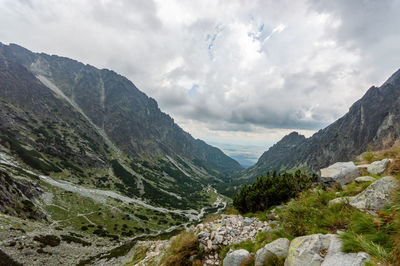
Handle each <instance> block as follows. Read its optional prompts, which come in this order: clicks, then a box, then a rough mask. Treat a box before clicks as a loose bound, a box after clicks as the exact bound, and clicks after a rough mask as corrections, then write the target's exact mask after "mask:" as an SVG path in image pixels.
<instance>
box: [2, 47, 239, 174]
mask: <svg viewBox="0 0 400 266" xmlns="http://www.w3.org/2000/svg"><path fill="white" fill-rule="evenodd" d="M1 49H2V51H3V52H2V53H3V54H5V55H6V56H7V58H9V59H11V60H13V61H15V62H17V63H18V64H20V67H21V68H22V67H25V68H26V70H25V71H29V73H30V74H31V75H34V76H35V77H36V78H38V79H39V80H40V81H41V82H42V83H43V84H44V85H46V86H47V87H49V88H50V89H51V90H52V91H53V92H54V93H56V94H57V95H58V96H60V97H62V98H64V99H65V100H66V101H67V102H68V103H70V104H71V105H72V106H73V107H74V109H75V110H78V111H80V112H81V113H82V114H83V115H84V116H86V117H87V118H88V119H89V120H90V121H91V122H92V123H93V124H94V126H95V127H97V128H98V129H100V130H101V131H102V132H104V134H105V135H106V136H107V137H109V139H110V140H111V142H112V143H114V144H115V145H116V146H117V147H118V148H119V149H121V150H122V151H123V152H125V153H127V154H128V155H130V156H132V157H135V158H136V159H146V158H158V157H160V156H165V155H170V156H175V155H179V156H183V157H185V158H189V159H190V160H194V159H197V160H200V161H202V162H203V163H205V164H208V165H210V166H211V167H213V168H215V169H217V170H218V171H221V172H234V171H237V170H240V169H241V166H240V165H239V164H238V163H237V162H236V161H235V160H233V159H231V158H230V157H228V156H226V155H225V154H223V153H222V152H221V151H220V150H219V149H217V148H214V147H212V146H210V145H207V144H206V143H204V142H202V141H201V140H196V139H194V138H193V137H192V136H190V134H188V133H187V132H185V131H183V130H182V129H181V128H180V127H179V126H178V125H177V124H175V123H174V120H173V119H172V118H171V117H170V116H169V115H167V114H165V113H163V112H161V111H160V109H159V108H158V105H157V102H156V101H155V100H154V99H152V98H149V97H148V96H147V95H145V94H144V93H143V92H141V91H140V90H138V88H137V87H136V86H135V85H134V84H133V83H132V82H131V81H129V80H128V79H127V78H125V77H123V76H121V75H118V74H117V73H115V72H113V71H111V70H107V69H101V70H100V69H97V68H95V67H93V66H90V65H84V64H82V63H80V62H77V61H75V60H71V59H68V58H63V57H58V56H54V55H52V56H50V55H47V54H37V53H32V52H30V51H29V50H26V49H24V48H22V47H20V46H17V45H13V44H11V45H9V46H4V45H2V48H1ZM47 91H48V90H47ZM48 93H50V91H48ZM25 95H26V97H30V95H31V91H27V93H25Z"/></svg>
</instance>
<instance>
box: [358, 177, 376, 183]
mask: <svg viewBox="0 0 400 266" xmlns="http://www.w3.org/2000/svg"><path fill="white" fill-rule="evenodd" d="M354 181H356V182H357V183H365V182H374V181H376V178H375V177H372V176H360V177H357V178H356V179H354Z"/></svg>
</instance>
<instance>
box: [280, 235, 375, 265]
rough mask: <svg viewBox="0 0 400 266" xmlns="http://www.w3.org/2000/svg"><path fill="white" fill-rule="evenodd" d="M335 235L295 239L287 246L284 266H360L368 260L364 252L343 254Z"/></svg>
mask: <svg viewBox="0 0 400 266" xmlns="http://www.w3.org/2000/svg"><path fill="white" fill-rule="evenodd" d="M341 247H342V243H341V241H340V239H339V238H338V237H337V235H333V234H327V235H322V234H314V235H308V236H301V237H297V238H295V239H293V240H292V242H291V243H290V246H289V253H288V256H287V258H286V260H285V266H303V265H312V266H314V265H315V266H319V265H323V266H330V265H335V266H339V265H340V266H347V265H349V266H350V265H351V266H361V265H364V263H365V262H366V261H367V260H369V259H370V256H369V255H368V254H367V253H365V252H359V253H343V252H342V251H341Z"/></svg>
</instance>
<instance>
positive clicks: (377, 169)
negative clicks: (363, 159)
mask: <svg viewBox="0 0 400 266" xmlns="http://www.w3.org/2000/svg"><path fill="white" fill-rule="evenodd" d="M388 163H390V159H383V160H382V161H376V162H373V163H371V164H370V165H369V166H368V167H367V170H368V172H369V173H370V174H373V175H380V174H382V173H383V172H385V170H386V166H387V165H388Z"/></svg>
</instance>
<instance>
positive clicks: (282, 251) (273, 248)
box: [255, 238, 290, 266]
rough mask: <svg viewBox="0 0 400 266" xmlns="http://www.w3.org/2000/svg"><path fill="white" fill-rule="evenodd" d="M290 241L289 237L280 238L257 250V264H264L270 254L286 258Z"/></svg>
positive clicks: (259, 265) (257, 265) (258, 265)
mask: <svg viewBox="0 0 400 266" xmlns="http://www.w3.org/2000/svg"><path fill="white" fill-rule="evenodd" d="M289 244H290V241H289V239H287V238H279V239H277V240H275V241H273V242H271V243H269V244H267V245H265V247H263V248H261V249H259V250H257V254H256V261H255V265H256V266H262V265H264V263H265V260H266V258H267V257H268V256H270V255H272V254H273V255H276V256H277V257H284V258H286V257H287V255H288V250H289Z"/></svg>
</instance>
